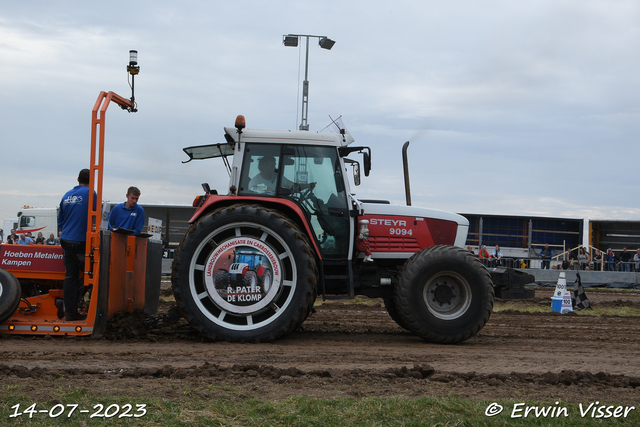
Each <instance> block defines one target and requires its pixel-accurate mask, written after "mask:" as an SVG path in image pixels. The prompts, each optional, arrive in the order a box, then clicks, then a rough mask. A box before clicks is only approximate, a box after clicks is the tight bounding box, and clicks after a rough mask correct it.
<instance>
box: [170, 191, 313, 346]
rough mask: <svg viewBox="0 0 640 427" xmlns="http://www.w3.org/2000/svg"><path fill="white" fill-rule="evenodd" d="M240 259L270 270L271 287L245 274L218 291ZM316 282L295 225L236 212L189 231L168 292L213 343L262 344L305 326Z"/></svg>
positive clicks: (252, 210) (272, 213) (241, 207)
mask: <svg viewBox="0 0 640 427" xmlns="http://www.w3.org/2000/svg"><path fill="white" fill-rule="evenodd" d="M237 252H242V253H247V252H253V253H255V254H256V255H260V256H261V257H262V259H264V260H265V263H268V264H269V265H268V266H265V267H267V268H268V271H269V272H270V275H269V278H268V280H267V281H268V283H266V284H265V283H264V281H259V280H257V277H256V274H255V273H254V272H253V271H249V272H247V273H245V276H244V280H242V281H229V284H228V286H227V287H226V288H225V289H219V286H216V280H215V278H216V276H217V273H218V272H220V271H226V269H228V268H229V265H230V264H231V263H232V262H233V260H234V255H235V254H236V253H237ZM317 281H318V271H317V267H316V260H315V256H314V254H313V251H312V249H311V244H310V242H309V240H308V239H307V237H306V236H305V235H304V233H303V232H302V231H301V230H300V228H299V227H298V226H297V225H296V223H295V222H293V221H292V220H290V219H288V218H287V217H285V216H284V215H283V214H282V213H281V212H279V211H276V210H273V209H268V208H265V207H262V206H254V205H246V204H237V205H233V206H228V207H223V208H219V209H217V210H215V211H213V212H211V213H210V214H208V215H206V216H203V217H201V218H200V219H199V220H198V221H197V222H196V223H194V224H193V225H192V226H191V228H190V229H189V231H188V232H187V234H186V235H185V237H184V238H183V240H182V242H181V243H180V247H179V248H178V251H177V253H176V260H175V262H174V267H173V278H172V286H173V292H174V295H175V298H176V302H177V304H178V306H179V307H180V311H181V312H182V314H183V316H184V317H185V318H186V319H187V320H188V321H189V322H190V323H191V325H192V326H194V327H195V328H197V329H199V330H200V331H202V332H204V333H205V334H207V335H209V336H211V337H212V338H214V339H217V340H225V341H239V342H265V341H271V340H273V339H276V338H279V337H281V336H283V335H285V334H288V333H290V332H292V331H293V330H295V329H296V328H297V327H298V326H299V325H300V324H301V323H302V321H303V320H304V319H305V318H306V317H307V315H308V314H309V312H310V310H311V309H312V307H313V302H314V299H315V295H316V284H317ZM261 282H262V283H261ZM260 285H262V286H260Z"/></svg>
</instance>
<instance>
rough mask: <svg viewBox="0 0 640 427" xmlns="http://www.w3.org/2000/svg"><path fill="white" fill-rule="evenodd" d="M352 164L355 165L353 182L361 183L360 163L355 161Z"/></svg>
mask: <svg viewBox="0 0 640 427" xmlns="http://www.w3.org/2000/svg"><path fill="white" fill-rule="evenodd" d="M351 166H353V183H354V184H355V185H360V163H358V162H355V163H352V164H351Z"/></svg>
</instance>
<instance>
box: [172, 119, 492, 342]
mask: <svg viewBox="0 0 640 427" xmlns="http://www.w3.org/2000/svg"><path fill="white" fill-rule="evenodd" d="M224 137H225V141H226V142H224V143H219V144H211V145H204V146H194V147H187V148H185V149H184V151H185V153H186V154H187V155H188V156H189V161H191V160H194V159H207V158H216V157H221V158H222V159H223V160H224V163H225V165H226V167H227V169H228V172H229V175H230V177H231V178H230V183H229V188H228V190H226V191H225V193H226V194H224V195H220V194H218V193H217V191H215V190H211V189H210V188H209V185H208V184H203V188H204V190H205V194H204V195H202V196H198V197H197V198H196V200H195V201H194V206H197V210H196V213H195V214H194V216H193V218H192V219H191V221H190V222H191V227H190V229H189V231H188V232H187V234H186V235H185V237H184V238H183V240H182V242H181V244H180V246H179V248H178V250H177V252H176V256H175V261H174V266H173V276H172V286H173V291H174V294H175V297H176V301H177V303H178V306H179V307H180V311H181V313H182V315H183V316H184V317H185V318H186V319H187V320H188V321H189V322H190V323H191V324H192V325H193V326H194V327H196V328H197V329H199V330H201V331H202V332H204V333H206V334H208V335H209V336H211V337H213V338H214V339H219V340H227V341H239V342H264V341H270V340H273V339H276V338H279V337H281V336H283V335H285V334H288V333H290V332H292V331H293V330H295V329H296V328H297V327H298V326H299V325H300V324H301V323H302V322H303V321H304V320H305V319H306V317H307V316H308V315H309V313H310V312H311V310H312V307H313V304H314V301H315V299H316V296H317V295H322V297H323V298H336V297H338V298H339V297H343V298H353V297H354V296H355V295H365V296H369V297H375V298H383V300H384V303H385V306H386V307H387V310H388V312H389V314H390V315H391V317H392V318H393V319H394V320H395V321H396V322H397V323H398V324H399V325H400V326H402V327H403V328H406V329H408V330H409V331H411V332H413V333H414V334H416V335H418V336H420V337H422V338H423V339H425V340H426V341H431V342H439V343H455V342H459V341H463V340H466V339H468V338H470V337H472V336H474V335H475V334H476V333H477V332H478V331H480V329H481V328H482V327H483V326H484V325H485V323H486V322H487V320H488V319H489V316H490V315H491V311H492V308H493V302H494V285H493V282H492V278H491V274H490V273H489V271H488V270H487V269H486V268H485V267H484V266H483V265H482V264H481V263H480V262H479V261H478V260H477V259H476V257H474V256H473V255H472V254H471V253H469V252H468V251H467V250H465V249H463V246H464V244H465V240H466V237H467V231H468V224H469V223H468V221H467V220H466V219H465V218H464V217H462V216H460V215H457V214H453V213H449V212H443V211H439V210H434V209H426V208H419V207H413V206H399V205H392V204H390V203H389V202H387V201H384V200H363V199H359V198H357V197H356V196H355V195H354V194H353V193H352V190H351V188H350V182H349V179H348V178H347V176H346V172H347V167H348V166H351V167H353V179H354V183H355V184H356V185H359V184H360V178H361V177H360V170H361V166H360V162H359V161H357V160H354V159H350V158H348V156H349V155H351V154H353V153H359V154H361V156H362V163H363V169H364V174H365V175H366V176H368V175H369V171H370V169H371V150H370V148H368V147H354V146H350V145H349V144H347V143H346V142H345V138H344V136H343V135H340V134H331V133H317V132H309V131H273V130H256V129H245V120H244V117H243V116H238V118H237V119H236V124H235V127H227V128H225V133H224ZM230 157H231V158H232V159H229V158H230ZM242 253H252V254H254V255H252V256H253V257H258V256H259V257H260V260H261V261H260V265H261V266H263V267H264V269H265V270H267V271H269V272H270V275H269V279H270V280H269V282H270V284H269V285H268V286H266V285H264V284H262V285H260V284H259V283H258V282H259V281H258V280H257V278H256V281H255V285H253V284H251V285H249V286H247V285H246V284H245V283H246V281H244V282H243V285H239V284H236V285H233V286H229V285H225V286H220V285H219V283H222V282H221V281H224V280H223V279H226V281H227V282H228V281H229V280H230V276H231V274H232V273H233V272H234V271H235V272H236V273H237V274H240V265H238V267H237V270H227V268H228V267H227V265H228V263H229V259H230V254H242ZM235 256H237V255H235ZM247 264H248V263H247ZM244 270H247V271H248V270H249V269H248V268H246V266H243V271H244ZM225 275H227V276H225ZM247 275H248V273H247V272H244V274H243V275H242V276H241V277H242V278H243V280H244V279H245V278H247V277H248V276H247ZM223 276H224V277H223ZM249 276H250V278H251V279H252V280H253V275H249ZM235 282H236V283H238V279H235ZM238 291H239V292H238Z"/></svg>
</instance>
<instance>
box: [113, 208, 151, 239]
mask: <svg viewBox="0 0 640 427" xmlns="http://www.w3.org/2000/svg"><path fill="white" fill-rule="evenodd" d="M143 225H144V209H143V208H142V206H140V205H135V206H134V207H133V208H130V209H129V208H125V207H124V203H120V204H119V205H115V206H114V207H113V208H111V213H110V214H109V230H111V231H113V230H117V229H118V228H124V229H127V230H133V235H134V236H138V235H140V232H141V231H142V226H143Z"/></svg>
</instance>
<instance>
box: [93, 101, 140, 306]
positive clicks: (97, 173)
mask: <svg viewBox="0 0 640 427" xmlns="http://www.w3.org/2000/svg"><path fill="white" fill-rule="evenodd" d="M111 102H115V103H116V104H118V105H120V107H122V108H123V109H127V110H129V111H135V102H134V101H133V100H129V99H126V98H123V97H122V96H120V95H118V94H117V93H114V92H104V91H102V92H100V95H98V99H97V100H96V104H95V105H94V107H93V110H92V113H91V167H90V177H89V214H88V215H89V216H88V221H87V246H86V249H85V257H86V258H85V268H84V271H85V275H86V277H85V281H84V284H85V286H91V285H95V284H97V281H98V277H99V273H100V272H99V268H100V264H99V262H100V222H101V211H102V176H103V162H104V134H105V132H104V130H105V115H106V113H107V108H109V104H110V103H111ZM94 193H95V194H94ZM94 300H97V298H96V299H94ZM92 303H93V300H92Z"/></svg>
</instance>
